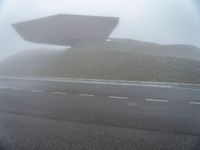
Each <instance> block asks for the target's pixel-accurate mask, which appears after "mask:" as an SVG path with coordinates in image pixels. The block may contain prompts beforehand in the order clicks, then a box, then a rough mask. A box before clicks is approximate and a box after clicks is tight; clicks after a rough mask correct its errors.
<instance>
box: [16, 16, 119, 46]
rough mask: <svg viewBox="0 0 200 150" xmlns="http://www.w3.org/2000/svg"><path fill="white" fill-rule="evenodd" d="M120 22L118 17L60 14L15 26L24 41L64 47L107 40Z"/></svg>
mask: <svg viewBox="0 0 200 150" xmlns="http://www.w3.org/2000/svg"><path fill="white" fill-rule="evenodd" d="M118 22H119V18H116V17H99V16H82V15H68V14H58V15H54V16H49V17H45V18H40V19H35V20H30V21H25V22H20V23H16V24H13V27H14V28H15V30H16V31H17V32H18V33H19V34H20V35H21V37H22V38H23V39H24V40H27V41H30V42H35V43H42V44H53V45H63V46H65V45H66V46H73V45H76V44H77V43H79V42H81V41H87V40H89V41H91V40H106V39H107V38H108V37H109V35H110V34H111V33H112V31H113V30H114V28H115V27H116V25H117V24H118Z"/></svg>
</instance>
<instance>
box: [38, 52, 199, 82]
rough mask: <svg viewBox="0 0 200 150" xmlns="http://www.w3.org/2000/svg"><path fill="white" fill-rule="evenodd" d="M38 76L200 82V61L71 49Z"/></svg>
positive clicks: (39, 72)
mask: <svg viewBox="0 0 200 150" xmlns="http://www.w3.org/2000/svg"><path fill="white" fill-rule="evenodd" d="M37 75H40V76H52V77H73V78H94V79H114V80H142V81H168V82H186V83H200V61H195V60H187V59H177V58H171V57H161V56H160V57H158V56H149V55H144V54H138V53H133V52H120V51H115V52H114V51H93V50H84V51H76V52H74V51H68V52H66V55H62V56H60V57H59V58H58V59H57V60H56V61H54V62H53V63H50V64H48V65H46V66H45V67H43V68H42V69H40V70H39V71H38V72H37Z"/></svg>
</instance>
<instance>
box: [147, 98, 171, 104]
mask: <svg viewBox="0 0 200 150" xmlns="http://www.w3.org/2000/svg"><path fill="white" fill-rule="evenodd" d="M145 100H146V101H151V102H165V103H167V102H169V100H164V99H148V98H147V99H145Z"/></svg>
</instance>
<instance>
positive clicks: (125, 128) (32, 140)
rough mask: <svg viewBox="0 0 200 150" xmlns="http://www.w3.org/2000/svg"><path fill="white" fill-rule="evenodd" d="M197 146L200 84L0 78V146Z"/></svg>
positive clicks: (96, 149) (8, 149)
mask: <svg viewBox="0 0 200 150" xmlns="http://www.w3.org/2000/svg"><path fill="white" fill-rule="evenodd" d="M29 149H30V150H40V149H41V150H55V149H56V150H64V149H67V150H199V149H200V89H197V88H195V89H193V88H181V87H180V88H179V87H171V88H169V87H151V86H138V85H131V86H130V85H112V84H98V83H95V84H91V83H85V82H84V83H80V82H59V81H42V80H25V79H24V80H23V79H0V150H29Z"/></svg>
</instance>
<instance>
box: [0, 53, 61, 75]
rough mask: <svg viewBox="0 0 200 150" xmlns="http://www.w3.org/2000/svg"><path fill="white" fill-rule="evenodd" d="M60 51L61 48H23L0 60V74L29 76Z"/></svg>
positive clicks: (50, 60)
mask: <svg viewBox="0 0 200 150" xmlns="http://www.w3.org/2000/svg"><path fill="white" fill-rule="evenodd" d="M61 53H62V50H51V49H34V50H24V51H22V52H20V53H17V54H15V55H13V56H10V57H8V58H6V59H4V60H1V61H0V75H11V76H12V75H25V76H31V75H33V74H34V73H35V72H37V70H39V68H42V67H43V66H45V65H47V64H50V63H51V62H52V61H54V60H55V59H56V58H57V56H58V55H60V54H61Z"/></svg>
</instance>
